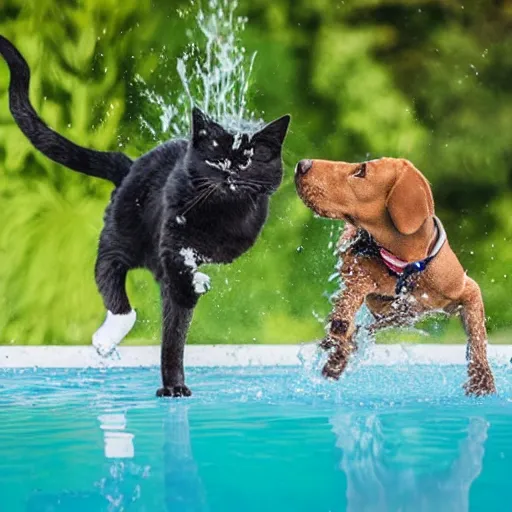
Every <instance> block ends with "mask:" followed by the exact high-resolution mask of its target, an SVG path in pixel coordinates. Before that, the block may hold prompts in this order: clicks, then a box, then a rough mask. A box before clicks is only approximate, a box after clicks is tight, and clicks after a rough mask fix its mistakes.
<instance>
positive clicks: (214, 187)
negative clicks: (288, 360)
mask: <svg viewBox="0 0 512 512" xmlns="http://www.w3.org/2000/svg"><path fill="white" fill-rule="evenodd" d="M0 53H1V54H2V55H3V56H4V57H5V59H6V61H7V63H8V65H9V68H10V71H11V83H10V87H9V93H10V96H9V97H10V108H11V112H12V115H13V117H14V119H15V120H16V122H17V123H18V125H19V126H20V128H21V129H22V131H23V133H24V134H25V135H26V136H27V137H28V138H29V140H30V141H31V142H32V143H33V144H34V146H35V147H36V148H37V149H38V150H40V151H41V152H43V153H44V154H45V155H47V156H49V157H50V158H51V159H53V160H55V161H56V162H59V163H61V164H62V165H65V166H67V167H70V168H71V169H74V170H77V171H79V172H83V173H85V174H89V175H91V176H96V177H99V178H104V179H107V180H110V181H112V182H113V183H114V184H115V185H116V186H117V188H116V190H115V193H114V194H113V195H112V199H111V202H110V204H109V206H108V208H107V210H106V213H105V226H104V229H103V231H102V233H101V236H100V241H99V249H98V258H97V261H96V272H95V273H96V282H97V285H98V289H99V291H100V293H101V295H102V297H103V301H104V303H105V306H106V308H107V309H108V310H110V311H111V312H112V313H115V314H124V313H128V312H130V310H131V306H130V303H129V300H128V297H127V295H126V291H125V279H126V274H127V272H128V271H129V270H130V269H133V268H137V267H144V268H147V269H149V270H150V271H151V272H152V273H153V275H154V276H155V278H156V280H157V281H158V283H159V284H160V288H161V296H162V315H163V318H162V320H163V331H162V364H161V369H162V381H163V388H162V389H160V390H159V391H158V392H157V394H158V395H159V396H188V395H190V390H189V389H188V388H187V387H186V386H185V376H184V368H183V352H184V345H185V341H186V334H187V331H188V328H189V325H190V321H191V319H192V313H193V309H194V307H195V305H196V303H197V300H198V298H199V296H200V294H199V293H197V292H196V290H195V288H194V285H193V279H194V274H195V270H196V269H195V268H194V265H193V266H191V265H190V263H191V262H190V256H191V255H193V257H194V261H195V264H197V266H199V265H201V264H202V263H230V262H231V261H233V260H234V259H235V258H237V257H238V256H240V255H241V254H243V253H244V252H246V251H247V250H248V249H249V248H250V247H251V246H252V245H253V244H254V242H255V241H256V238H257V237H258V234H259V232H260V230H261V228H262V226H263V224H264V222H265V220H266V217H267V212H268V201H269V197H270V195H271V194H272V193H273V192H274V191H275V190H276V189H277V188H278V186H279V185H280V183H281V180H282V174H283V169H282V160H281V148H282V144H283V141H284V138H285V135H286V131H287V129H288V124H289V121H290V117H289V116H284V117H282V118H280V119H278V120H276V121H274V122H273V123H270V124H269V125H267V126H266V127H264V128H263V129H261V130H260V131H258V132H256V133H254V134H252V135H250V134H248V133H243V134H236V133H230V132H228V131H227V130H225V129H224V128H223V127H222V126H220V125H219V124H217V123H215V122H214V121H212V120H211V119H210V118H208V117H207V116H206V115H205V114H203V113H202V112H201V111H200V110H199V109H196V108H195V109H193V112H192V134H191V138H190V140H189V141H188V140H173V141H169V142H166V143H164V144H162V145H161V146H158V147H157V148H155V149H153V150H152V151H150V152H149V153H147V154H145V155H144V156H142V157H140V158H139V159H137V160H136V161H135V162H132V161H131V160H130V159H129V158H128V157H126V156H125V155H123V154H121V153H110V152H98V151H91V150H89V149H85V148H81V147H79V146H76V145H75V144H73V143H72V142H70V141H68V140H66V139H65V138H63V137H61V136H60V135H58V134H57V133H55V132H53V131H52V130H50V128H48V127H47V126H46V124H44V122H43V121H42V120H41V119H40V118H39V117H38V116H37V114H36V113H35V111H34V109H33V107H32V106H31V104H30V101H29V98H28V84H29V78H30V73H29V68H28V65H27V63H26V62H25V60H24V58H23V57H22V55H21V54H20V53H19V52H18V51H17V50H16V48H14V46H13V45H12V44H11V43H10V42H9V41H7V40H6V39H5V38H3V37H1V36H0ZM187 261H188V265H187Z"/></svg>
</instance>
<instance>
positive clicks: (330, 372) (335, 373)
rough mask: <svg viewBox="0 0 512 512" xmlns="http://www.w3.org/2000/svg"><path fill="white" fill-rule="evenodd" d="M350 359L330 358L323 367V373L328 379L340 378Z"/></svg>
mask: <svg viewBox="0 0 512 512" xmlns="http://www.w3.org/2000/svg"><path fill="white" fill-rule="evenodd" d="M347 363H348V361H347V360H346V359H345V358H341V359H340V358H333V357H332V356H331V358H329V360H328V361H327V363H325V365H324V367H323V369H322V375H323V376H324V377H325V378H326V379H332V380H338V379H339V378H340V376H341V374H342V373H343V371H344V370H345V368H346V367H347Z"/></svg>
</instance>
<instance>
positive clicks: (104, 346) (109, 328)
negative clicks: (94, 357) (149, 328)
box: [92, 309, 137, 357]
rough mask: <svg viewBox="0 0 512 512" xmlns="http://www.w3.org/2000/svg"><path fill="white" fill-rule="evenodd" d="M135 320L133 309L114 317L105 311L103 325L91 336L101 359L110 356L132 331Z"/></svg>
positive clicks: (135, 315)
mask: <svg viewBox="0 0 512 512" xmlns="http://www.w3.org/2000/svg"><path fill="white" fill-rule="evenodd" d="M136 319H137V314H136V313H135V311H134V310H133V309H132V310H131V311H130V312H129V313H127V314H125V315H114V314H113V313H111V312H110V311H107V318H106V319H105V321H104V322H103V325H102V326H101V327H100V328H99V329H98V330H97V331H96V332H95V333H94V334H93V336H92V344H93V346H94V348H95V349H96V352H98V354H99V355H100V356H102V357H107V356H110V355H111V354H112V353H113V352H114V351H115V349H116V347H117V346H118V345H119V343H121V341H123V339H124V337H125V336H126V335H127V334H128V333H129V332H130V331H131V330H132V327H133V326H134V324H135V320H136Z"/></svg>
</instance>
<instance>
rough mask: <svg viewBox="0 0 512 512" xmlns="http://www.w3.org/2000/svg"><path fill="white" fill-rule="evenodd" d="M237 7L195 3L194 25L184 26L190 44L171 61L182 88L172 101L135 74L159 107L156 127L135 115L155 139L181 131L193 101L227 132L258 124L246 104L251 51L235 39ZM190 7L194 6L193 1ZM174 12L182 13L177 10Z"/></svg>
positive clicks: (226, 1)
mask: <svg viewBox="0 0 512 512" xmlns="http://www.w3.org/2000/svg"><path fill="white" fill-rule="evenodd" d="M237 7H238V3H237V1H236V0H208V2H207V4H206V6H205V8H204V9H203V8H201V7H199V10H198V11H197V13H196V15H195V21H196V29H195V30H191V31H189V33H188V37H189V40H190V43H189V44H188V46H187V49H186V50H185V52H184V53H183V55H182V56H181V57H180V58H179V59H178V61H177V66H176V68H177V71H178V75H179V78H180V81H181V84H182V89H181V90H180V91H179V93H178V94H177V96H175V97H174V98H173V99H172V101H171V98H164V97H163V96H161V95H159V94H157V93H155V92H153V91H151V90H149V88H148V87H147V85H146V84H145V82H144V80H143V79H142V78H141V77H140V76H137V77H136V81H137V82H138V83H139V84H140V85H142V87H143V89H144V93H143V94H144V96H145V97H146V99H147V100H148V101H149V102H150V103H151V104H153V105H154V106H156V107H157V109H158V110H159V111H160V116H159V118H160V128H159V129H158V130H157V129H156V128H155V127H154V126H152V125H151V124H150V123H149V122H148V121H147V120H146V119H144V118H142V117H141V124H142V126H143V127H144V128H146V129H147V130H149V131H150V132H151V134H152V135H153V137H154V138H155V139H156V140H158V139H160V134H162V135H163V137H164V138H166V139H167V138H173V137H183V136H186V135H187V133H188V131H189V120H190V110H191V107H192V106H193V105H196V106H197V107H199V108H200V109H201V110H202V111H203V112H205V113H207V114H209V115H210V116H211V117H212V118H213V119H215V120H216V121H217V122H219V123H220V124H222V125H223V126H224V127H225V128H226V129H229V130H232V131H248V132H252V131H256V130H257V129H259V128H260V127H261V126H262V122H261V120H259V119H257V118H256V116H255V114H254V112H251V111H249V110H248V106H247V93H248V89H249V80H250V76H251V72H252V68H253V64H254V59H255V58H256V53H253V54H252V55H249V56H248V55H247V52H246V49H245V48H244V47H243V46H242V45H241V43H240V35H241V33H242V32H243V31H244V30H245V25H246V23H247V19H246V18H244V17H241V16H237V15H236V14H235V11H236V9H237ZM191 8H192V9H193V10H194V9H196V7H195V5H194V3H192V4H191ZM178 14H179V15H180V17H184V16H186V13H184V12H183V11H178Z"/></svg>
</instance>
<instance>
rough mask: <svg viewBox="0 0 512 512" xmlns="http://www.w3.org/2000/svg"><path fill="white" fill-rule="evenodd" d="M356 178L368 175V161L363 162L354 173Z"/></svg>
mask: <svg viewBox="0 0 512 512" xmlns="http://www.w3.org/2000/svg"><path fill="white" fill-rule="evenodd" d="M354 176H355V177H356V178H364V177H365V176H366V163H364V164H361V165H360V166H359V168H358V169H357V171H356V172H355V173H354Z"/></svg>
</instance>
